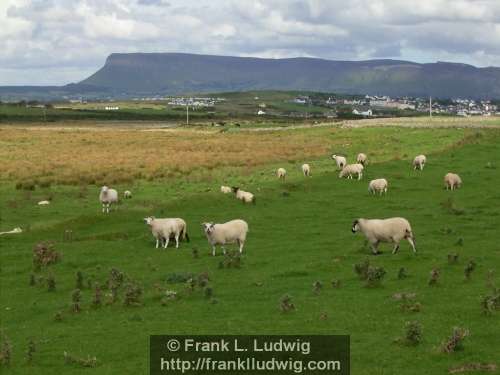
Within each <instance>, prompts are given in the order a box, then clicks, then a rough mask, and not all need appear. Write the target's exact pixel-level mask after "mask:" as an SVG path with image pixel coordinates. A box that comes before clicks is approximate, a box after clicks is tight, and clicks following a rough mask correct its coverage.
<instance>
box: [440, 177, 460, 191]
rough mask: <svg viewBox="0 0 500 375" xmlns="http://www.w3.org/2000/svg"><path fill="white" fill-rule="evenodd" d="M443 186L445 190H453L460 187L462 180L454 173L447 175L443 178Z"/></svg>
mask: <svg viewBox="0 0 500 375" xmlns="http://www.w3.org/2000/svg"><path fill="white" fill-rule="evenodd" d="M444 186H445V187H446V190H448V189H451V190H455V189H458V188H459V187H461V186H462V179H461V178H460V176H459V175H458V174H456V173H447V174H446V175H445V176H444Z"/></svg>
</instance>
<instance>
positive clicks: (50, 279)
mask: <svg viewBox="0 0 500 375" xmlns="http://www.w3.org/2000/svg"><path fill="white" fill-rule="evenodd" d="M55 290H56V279H55V277H54V275H53V274H49V276H47V291H49V292H55Z"/></svg>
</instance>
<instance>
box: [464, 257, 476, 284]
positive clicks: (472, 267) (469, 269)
mask: <svg viewBox="0 0 500 375" xmlns="http://www.w3.org/2000/svg"><path fill="white" fill-rule="evenodd" d="M475 269H476V262H474V260H470V261H469V263H467V265H466V266H465V269H464V275H465V280H470V277H471V275H472V272H473V271H474V270H475Z"/></svg>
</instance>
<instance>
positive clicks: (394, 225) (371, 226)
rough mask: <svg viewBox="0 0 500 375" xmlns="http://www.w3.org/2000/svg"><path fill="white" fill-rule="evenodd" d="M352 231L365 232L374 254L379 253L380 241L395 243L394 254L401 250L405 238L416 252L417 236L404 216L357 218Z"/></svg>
mask: <svg viewBox="0 0 500 375" xmlns="http://www.w3.org/2000/svg"><path fill="white" fill-rule="evenodd" d="M351 230H352V232H353V233H356V232H358V231H361V232H363V234H364V235H365V237H366V239H367V240H368V242H370V246H371V248H372V251H373V254H374V255H377V254H379V253H380V252H379V251H378V244H379V243H380V242H392V243H394V244H395V245H394V249H393V250H392V253H393V254H396V252H397V251H398V250H399V243H400V242H401V240H403V239H405V240H407V241H408V242H409V244H410V246H411V247H412V249H413V252H414V253H416V252H417V250H416V248H415V237H414V236H413V232H412V230H411V226H410V223H409V222H408V220H406V219H404V218H402V217H393V218H390V219H382V220H379V219H357V220H355V221H354V223H353V224H352V229H351Z"/></svg>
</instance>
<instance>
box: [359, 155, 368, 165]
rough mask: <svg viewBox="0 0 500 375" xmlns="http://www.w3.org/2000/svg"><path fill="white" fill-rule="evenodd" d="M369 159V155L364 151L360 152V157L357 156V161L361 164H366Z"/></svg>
mask: <svg viewBox="0 0 500 375" xmlns="http://www.w3.org/2000/svg"><path fill="white" fill-rule="evenodd" d="M367 161H368V157H367V156H366V154H363V153H362V152H360V153H359V154H358V157H357V158H356V162H357V163H359V164H363V165H366V162H367Z"/></svg>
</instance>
